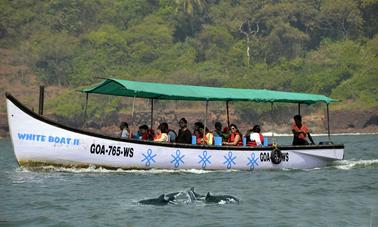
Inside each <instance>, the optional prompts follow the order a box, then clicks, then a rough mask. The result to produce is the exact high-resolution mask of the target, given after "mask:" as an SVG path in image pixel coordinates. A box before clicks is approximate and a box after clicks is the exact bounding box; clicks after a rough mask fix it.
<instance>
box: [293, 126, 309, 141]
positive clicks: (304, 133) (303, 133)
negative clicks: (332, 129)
mask: <svg viewBox="0 0 378 227" xmlns="http://www.w3.org/2000/svg"><path fill="white" fill-rule="evenodd" d="M291 129H292V130H294V131H295V132H299V131H303V132H301V133H299V134H298V139H301V140H306V137H307V133H309V131H310V130H309V129H308V127H307V126H306V125H305V124H302V127H301V128H298V126H297V125H296V124H295V123H293V124H292V125H291Z"/></svg>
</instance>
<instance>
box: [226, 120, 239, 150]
mask: <svg viewBox="0 0 378 227" xmlns="http://www.w3.org/2000/svg"><path fill="white" fill-rule="evenodd" d="M230 129H231V134H230V136H229V137H228V139H227V142H223V144H224V145H231V146H242V145H243V141H242V135H241V133H240V132H239V129H238V127H236V125H235V124H231V125H230Z"/></svg>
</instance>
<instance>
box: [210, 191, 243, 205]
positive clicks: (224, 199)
mask: <svg viewBox="0 0 378 227" xmlns="http://www.w3.org/2000/svg"><path fill="white" fill-rule="evenodd" d="M205 202H206V203H218V204H222V203H239V199H238V198H236V197H234V196H232V195H210V192H208V193H207V195H206V197H205Z"/></svg>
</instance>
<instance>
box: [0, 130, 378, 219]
mask: <svg viewBox="0 0 378 227" xmlns="http://www.w3.org/2000/svg"><path fill="white" fill-rule="evenodd" d="M271 139H272V138H269V140H271ZM332 139H333V141H335V142H337V143H344V144H345V160H343V161H338V162H335V163H334V164H333V165H331V166H329V167H324V168H318V169H310V170H275V171H253V172H249V171H204V170H185V171H174V170H150V171H124V170H107V169H103V168H96V167H90V168H85V169H80V168H73V169H70V168H57V167H53V166H45V167H40V168H37V169H27V168H21V167H19V166H18V164H17V162H16V159H15V157H14V154H13V150H12V146H11V143H10V141H9V140H7V139H2V140H0V226H378V149H377V147H378V136H377V135H359V136H357V135H349V136H348V135H342V136H335V137H333V138H332ZM276 140H277V142H278V143H290V140H291V139H290V138H287V137H277V138H276ZM315 140H316V141H317V142H319V141H322V140H324V141H325V140H326V138H324V137H315ZM191 187H194V188H195V191H196V192H198V193H201V194H206V193H207V192H212V193H214V194H228V195H232V196H235V197H237V198H239V199H240V203H239V204H204V203H191V204H190V203H188V204H177V205H174V204H169V205H167V206H161V207H156V206H149V205H140V204H138V201H139V200H142V199H146V198H154V197H158V196H159V195H161V194H163V193H170V192H175V191H183V190H188V189H189V188H191Z"/></svg>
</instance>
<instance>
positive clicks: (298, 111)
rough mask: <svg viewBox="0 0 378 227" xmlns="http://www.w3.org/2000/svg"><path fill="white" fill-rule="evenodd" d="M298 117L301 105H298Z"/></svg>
mask: <svg viewBox="0 0 378 227" xmlns="http://www.w3.org/2000/svg"><path fill="white" fill-rule="evenodd" d="M298 115H301V104H300V103H298Z"/></svg>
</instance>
